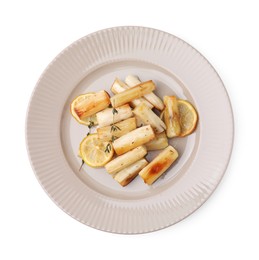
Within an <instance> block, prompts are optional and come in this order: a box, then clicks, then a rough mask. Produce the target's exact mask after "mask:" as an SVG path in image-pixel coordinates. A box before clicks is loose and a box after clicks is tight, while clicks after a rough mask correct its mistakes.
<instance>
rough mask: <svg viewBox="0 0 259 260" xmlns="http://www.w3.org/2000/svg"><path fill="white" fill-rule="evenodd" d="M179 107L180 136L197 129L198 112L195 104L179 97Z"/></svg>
mask: <svg viewBox="0 0 259 260" xmlns="http://www.w3.org/2000/svg"><path fill="white" fill-rule="evenodd" d="M178 109H179V115H180V124H181V134H180V136H182V137H183V136H186V135H189V134H191V133H192V132H193V131H194V130H195V128H196V125H197V122H198V114H197V112H196V110H195V108H194V107H193V105H192V104H191V103H190V102H188V101H186V100H182V99H178Z"/></svg>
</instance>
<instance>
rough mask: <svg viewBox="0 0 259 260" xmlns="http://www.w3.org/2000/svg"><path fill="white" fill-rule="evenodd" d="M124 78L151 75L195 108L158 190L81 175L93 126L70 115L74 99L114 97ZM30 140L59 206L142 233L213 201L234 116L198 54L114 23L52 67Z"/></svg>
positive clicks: (37, 168)
mask: <svg viewBox="0 0 259 260" xmlns="http://www.w3.org/2000/svg"><path fill="white" fill-rule="evenodd" d="M128 74H136V75H138V76H139V77H140V78H141V80H143V81H144V80H149V79H152V80H153V81H154V82H155V83H156V85H157V93H158V95H159V96H161V97H162V96H163V95H165V94H167V95H174V94H176V95H177V96H178V97H179V98H182V99H188V100H190V101H191V102H192V103H193V104H194V105H195V106H196V108H197V110H198V112H199V124H198V127H197V130H196V131H195V133H194V134H192V135H190V136H189V137H186V138H182V139H180V138H176V139H173V140H172V141H171V144H172V145H173V146H175V147H176V149H177V150H178V151H179V154H180V158H179V160H178V161H177V163H175V164H174V165H173V167H171V168H170V170H169V171H167V173H166V174H165V175H164V176H163V178H160V179H159V180H158V181H157V182H155V183H154V184H153V185H152V186H148V185H145V184H144V183H143V181H142V180H141V178H136V179H135V180H134V181H133V182H132V183H131V184H130V185H128V186H127V187H125V188H122V187H120V185H119V184H118V183H117V182H115V181H114V180H113V179H112V177H111V176H109V174H107V173H106V172H105V171H104V169H92V168H89V167H87V166H84V167H83V169H82V170H81V171H80V172H79V171H78V169H79V167H80V164H81V160H80V158H78V156H77V152H78V145H79V143H80V141H81V139H82V138H83V137H84V136H85V135H86V133H87V130H88V128H87V127H86V126H83V125H80V124H78V123H77V122H76V121H75V120H74V119H73V118H72V117H71V115H70V113H69V104H70V102H71V101H72V100H73V98H74V97H76V96H77V95H79V94H81V93H85V92H91V91H97V90H101V89H105V90H107V91H110V86H111V84H112V82H113V80H114V78H115V77H119V78H121V79H124V78H125V76H126V75H128ZM26 139H27V148H28V153H29V157H30V160H31V164H32V167H33V169H34V172H35V174H36V176H37V178H38V180H39V182H40V183H41V185H42V187H43V188H44V189H45V191H46V192H47V193H48V195H49V196H50V197H51V199H52V200H53V201H54V202H55V203H56V204H57V205H58V206H59V207H60V208H61V209H63V210H64V211H65V212H66V213H68V214H69V215H71V216H72V217H73V218H75V219H77V220H79V221H81V222H82V223H84V224H86V225H89V226H91V227H94V228H97V229H101V230H105V231H109V232H116V233H143V232H149V231H154V230H158V229H161V228H164V227H167V226H169V225H172V224H174V223H176V222H178V221H180V220H181V219H183V218H185V217H186V216H188V215H189V214H190V213H192V212H193V211H194V210H196V209H197V208H198V207H199V206H200V205H201V204H202V203H203V202H205V201H206V199H207V198H208V197H209V196H210V195H211V193H212V192H213V191H214V189H215V188H216V187H217V185H218V183H219V182H220V180H221V178H222V176H223V174H224V172H225V170H226V167H227V164H228V161H229V158H230V155H231V149H232V144H233V115H232V110H231V105H230V101H229V98H228V95H227V92H226V90H225V88H224V86H223V83H222V81H221V79H220V78H219V76H218V74H217V73H216V71H215V70H214V69H213V67H212V66H211V65H210V64H209V62H208V61H207V60H206V59H205V58H204V57H203V56H202V55H201V54H200V53H199V52H198V51H196V50H195V49H194V48H192V47H191V46H190V45H188V44H187V43H185V42H184V41H182V40H181V39H179V38H177V37H175V36H173V35H170V34H168V33H165V32H162V31H158V30H154V29H150V28H143V27H116V28H111V29H106V30H102V31H98V32H96V33H93V34H91V35H88V36H86V37H83V38H81V39H79V40H78V41H76V42H74V43H73V44H71V45H70V46H69V47H67V48H66V49H65V50H63V51H62V52H61V53H60V54H59V55H58V56H57V57H56V58H55V59H54V60H53V61H52V62H51V63H50V65H49V66H48V67H47V69H46V70H45V71H44V73H43V74H42V76H41V78H40V79H39V81H38V83H37V86H36V88H35V90H34V92H33V95H32V98H31V101H30V104H29V109H28V115H27V133H26ZM150 156H151V157H153V155H152V154H151V155H150Z"/></svg>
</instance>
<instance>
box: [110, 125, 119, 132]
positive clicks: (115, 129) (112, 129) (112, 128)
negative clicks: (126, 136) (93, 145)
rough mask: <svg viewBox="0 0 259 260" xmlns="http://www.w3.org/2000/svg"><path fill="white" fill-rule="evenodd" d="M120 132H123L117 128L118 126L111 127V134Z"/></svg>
mask: <svg viewBox="0 0 259 260" xmlns="http://www.w3.org/2000/svg"><path fill="white" fill-rule="evenodd" d="M118 130H120V131H121V129H120V128H119V127H118V126H116V125H112V126H111V132H115V131H118Z"/></svg>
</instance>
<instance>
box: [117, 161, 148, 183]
mask: <svg viewBox="0 0 259 260" xmlns="http://www.w3.org/2000/svg"><path fill="white" fill-rule="evenodd" d="M147 164H148V161H147V160H146V159H141V160H139V161H137V162H135V163H133V164H131V165H129V166H128V167H126V168H124V169H123V170H121V171H120V172H118V173H117V174H116V175H114V177H113V178H114V180H116V181H117V182H118V183H119V184H120V185H121V186H123V187H124V186H126V185H128V184H129V183H130V182H131V181H132V180H133V179H135V177H136V176H137V175H138V173H139V172H140V171H141V170H142V169H143V168H144V167H145V166H146V165H147Z"/></svg>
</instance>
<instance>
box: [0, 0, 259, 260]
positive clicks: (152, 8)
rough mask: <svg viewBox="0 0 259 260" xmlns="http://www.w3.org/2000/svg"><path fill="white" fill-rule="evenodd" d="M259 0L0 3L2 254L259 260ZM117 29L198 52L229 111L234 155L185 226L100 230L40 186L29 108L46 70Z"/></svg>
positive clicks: (14, 256)
mask: <svg viewBox="0 0 259 260" xmlns="http://www.w3.org/2000/svg"><path fill="white" fill-rule="evenodd" d="M256 2H258V1H249V0H247V1H219V0H218V1H197V0H196V1H180V0H178V1H162V0H159V1H146V2H145V1H140V0H138V1H135V0H131V1H122V0H120V1H115V0H109V1H97V0H92V1H75V0H74V1H47V0H45V1H1V2H0V87H1V92H0V100H1V101H0V111H1V127H0V131H1V135H0V146H1V150H0V151H1V163H0V167H1V169H0V173H1V175H0V202H1V204H0V218H1V221H0V240H1V241H0V259H62V260H64V259H77V260H78V259H114V260H115V259H125V260H126V259H134V258H135V259H136V258H137V259H229V258H231V259H236V258H240V259H258V258H259V248H258V241H259V238H258V233H259V224H258V223H259V210H258V208H259V188H258V187H259V170H258V169H259V168H258V162H259V154H258V150H259V149H258V147H259V142H258V141H259V138H258V136H259V134H258V130H259V115H258V114H259V109H258V106H259V102H258V100H259V98H258V94H259V91H258V88H259V80H258V77H259V62H258V61H259V14H258V13H259V8H258V7H257V6H256ZM169 3H170V5H169ZM119 25H141V26H147V27H153V28H157V29H161V30H164V31H168V32H169V33H172V34H174V35H176V36H178V37H180V38H182V39H184V40H185V41H187V42H188V43H190V44H191V45H193V46H194V47H195V48H197V49H198V50H199V51H200V52H201V53H202V54H204V55H205V57H207V58H208V60H209V61H210V62H211V63H212V64H213V66H214V67H215V68H216V70H217V71H218V73H219V74H220V76H221V77H222V79H223V81H224V83H225V85H226V87H227V90H228V92H229V95H230V98H231V100H232V105H233V110H234V115H235V145H234V150H233V154H232V159H231V162H230V164H229V167H228V170H227V172H226V175H225V177H224V178H223V181H222V182H221V184H220V185H219V187H218V189H217V190H216V192H215V193H214V194H213V195H212V197H211V198H210V199H209V200H208V201H207V202H206V203H205V204H204V205H203V206H202V207H201V208H200V209H199V210H198V211H196V212H195V213H194V214H192V215H191V216H190V217H188V218H187V219H185V220H183V221H182V222H180V223H178V224H176V225H174V226H172V227H170V228H167V229H164V230H161V231H158V232H153V233H150V234H144V235H129V236H128V235H116V234H110V233H105V232H102V231H98V230H94V229H92V228H89V227H87V226H84V225H83V224H81V223H79V222H77V221H76V220H74V219H72V218H71V217H69V216H68V215H66V214H65V213H64V212H63V211H62V210H60V209H59V208H58V207H57V206H56V205H55V204H54V203H53V202H52V201H51V200H50V199H49V198H48V196H47V195H46V194H45V192H44V191H43V189H42V188H41V186H40V185H39V183H38V182H37V180H36V178H35V176H34V174H33V172H32V169H31V167H30V164H29V161H28V158H27V153H26V147H25V134H24V127H25V116H26V109H27V104H28V102H29V98H30V95H31V92H32V90H33V88H34V85H35V83H36V82H37V79H38V78H39V76H40V74H41V73H42V71H43V70H44V68H45V67H46V66H47V65H48V63H49V62H50V61H51V60H52V59H53V58H54V57H55V56H56V55H57V54H58V53H59V52H60V51H61V50H62V49H64V48H65V47H66V46H68V45H69V44H70V43H72V42H73V41H75V40H77V39H78V38H80V37H82V36H84V35H87V34H89V33H91V32H94V31H96V30H100V29H103V28H107V27H112V26H119ZM219 106H220V100H219ZM222 127H224V126H222Z"/></svg>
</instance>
